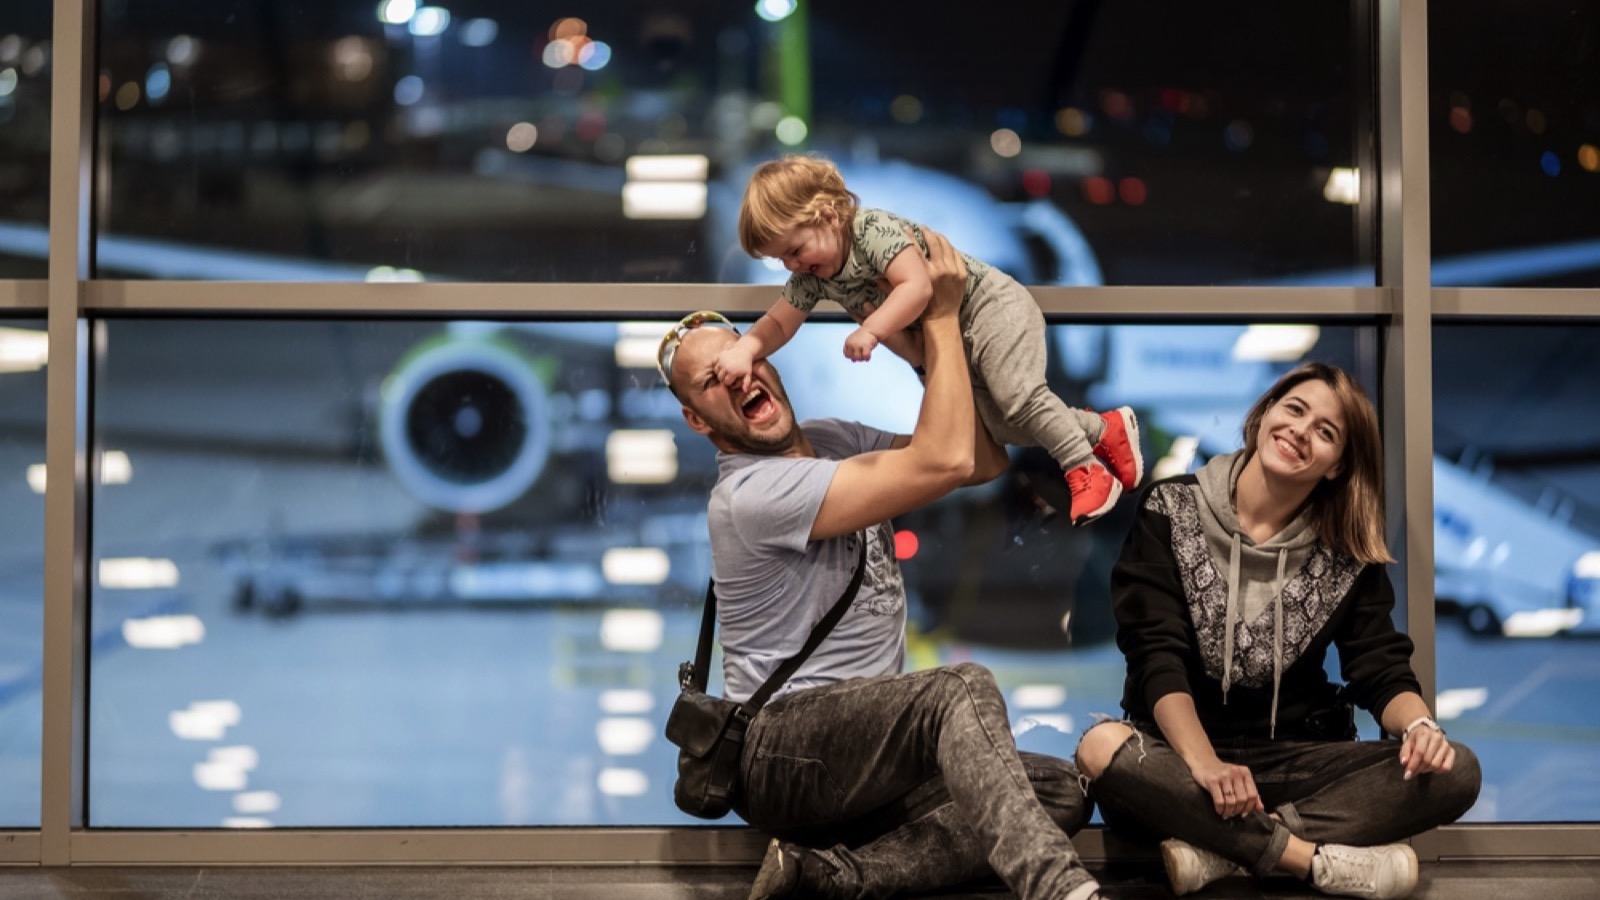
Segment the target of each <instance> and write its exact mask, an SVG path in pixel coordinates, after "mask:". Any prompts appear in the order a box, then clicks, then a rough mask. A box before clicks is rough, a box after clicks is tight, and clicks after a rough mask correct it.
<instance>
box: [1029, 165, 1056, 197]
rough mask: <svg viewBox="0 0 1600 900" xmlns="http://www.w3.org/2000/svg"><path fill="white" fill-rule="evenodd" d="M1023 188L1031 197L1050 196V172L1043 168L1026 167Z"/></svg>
mask: <svg viewBox="0 0 1600 900" xmlns="http://www.w3.org/2000/svg"><path fill="white" fill-rule="evenodd" d="M1022 190H1023V192H1024V193H1026V194H1027V195H1028V196H1029V197H1048V196H1050V173H1049V172H1046V171H1045V170H1043V169H1024V170H1023V171H1022Z"/></svg>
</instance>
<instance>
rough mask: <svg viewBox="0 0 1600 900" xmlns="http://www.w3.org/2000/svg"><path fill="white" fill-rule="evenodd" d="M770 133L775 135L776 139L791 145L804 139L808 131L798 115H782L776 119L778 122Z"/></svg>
mask: <svg viewBox="0 0 1600 900" xmlns="http://www.w3.org/2000/svg"><path fill="white" fill-rule="evenodd" d="M772 133H773V134H774V135H776V136H777V138H778V140H780V141H782V142H783V143H785V144H788V145H789V146H791V147H793V146H794V145H796V144H798V143H800V142H801V141H803V140H805V139H806V134H807V133H808V132H807V130H806V123H805V122H803V121H801V120H800V118H799V117H798V116H784V117H783V118H782V119H780V120H778V124H777V126H776V127H774V128H773V129H772Z"/></svg>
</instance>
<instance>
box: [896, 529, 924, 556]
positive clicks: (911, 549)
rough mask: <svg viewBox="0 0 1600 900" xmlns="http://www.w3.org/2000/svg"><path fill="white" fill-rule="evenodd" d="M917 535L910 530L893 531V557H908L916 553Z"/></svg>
mask: <svg viewBox="0 0 1600 900" xmlns="http://www.w3.org/2000/svg"><path fill="white" fill-rule="evenodd" d="M917 546H918V541H917V535H916V533H915V532H911V531H896V532H895V533H894V558H895V559H910V558H911V557H913V556H916V555H917Z"/></svg>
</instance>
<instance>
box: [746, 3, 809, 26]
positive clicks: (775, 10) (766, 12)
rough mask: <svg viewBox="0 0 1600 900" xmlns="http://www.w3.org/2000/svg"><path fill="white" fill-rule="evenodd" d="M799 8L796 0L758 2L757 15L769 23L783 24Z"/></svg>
mask: <svg viewBox="0 0 1600 900" xmlns="http://www.w3.org/2000/svg"><path fill="white" fill-rule="evenodd" d="M798 8H799V4H798V3H796V2H795V0H756V15H758V16H760V17H761V18H762V19H764V20H766V21H768V22H782V21H783V20H784V19H787V18H789V17H790V16H792V15H794V11H795V10H796V9H798Z"/></svg>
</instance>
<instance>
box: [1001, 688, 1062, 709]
mask: <svg viewBox="0 0 1600 900" xmlns="http://www.w3.org/2000/svg"><path fill="white" fill-rule="evenodd" d="M1065 702H1067V689H1066V688H1064V687H1062V686H1061V685H1059V684H1024V685H1021V686H1019V687H1018V688H1017V689H1016V690H1014V691H1012V692H1011V705H1012V706H1013V707H1014V708H1016V709H1055V708H1056V707H1058V706H1060V705H1061V704H1063V703H1065Z"/></svg>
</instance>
